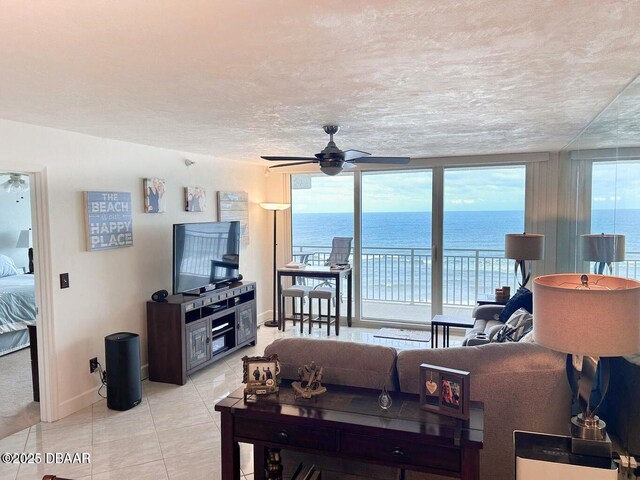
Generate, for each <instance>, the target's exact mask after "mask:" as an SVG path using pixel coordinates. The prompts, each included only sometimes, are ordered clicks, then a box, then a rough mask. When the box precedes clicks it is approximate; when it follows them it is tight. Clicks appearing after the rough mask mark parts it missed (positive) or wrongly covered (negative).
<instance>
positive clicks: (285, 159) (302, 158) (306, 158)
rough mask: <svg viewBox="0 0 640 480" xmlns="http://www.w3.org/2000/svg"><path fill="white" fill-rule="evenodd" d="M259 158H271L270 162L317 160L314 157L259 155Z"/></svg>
mask: <svg viewBox="0 0 640 480" xmlns="http://www.w3.org/2000/svg"><path fill="white" fill-rule="evenodd" d="M260 158H264V159H265V160H271V161H272V162H289V161H293V160H313V161H314V162H315V161H316V160H317V158H315V157H278V156H269V155H267V156H265V155H263V156H261V157H260Z"/></svg>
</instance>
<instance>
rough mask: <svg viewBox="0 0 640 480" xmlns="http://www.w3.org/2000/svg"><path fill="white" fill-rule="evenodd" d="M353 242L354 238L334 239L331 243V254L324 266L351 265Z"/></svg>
mask: <svg viewBox="0 0 640 480" xmlns="http://www.w3.org/2000/svg"><path fill="white" fill-rule="evenodd" d="M352 241H353V237H333V240H332V242H331V253H330V254H329V258H327V260H326V261H325V262H324V264H325V265H327V266H329V265H335V264H339V263H349V257H350V256H351V242H352Z"/></svg>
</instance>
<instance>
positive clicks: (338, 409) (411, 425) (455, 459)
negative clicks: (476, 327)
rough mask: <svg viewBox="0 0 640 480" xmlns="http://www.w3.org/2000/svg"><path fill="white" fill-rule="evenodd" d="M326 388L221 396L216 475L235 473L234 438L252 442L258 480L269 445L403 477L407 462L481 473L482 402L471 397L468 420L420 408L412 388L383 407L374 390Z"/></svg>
mask: <svg viewBox="0 0 640 480" xmlns="http://www.w3.org/2000/svg"><path fill="white" fill-rule="evenodd" d="M285 383H288V382H285V381H283V385H284V384H285ZM327 388H328V392H327V393H325V394H323V395H321V396H319V397H316V400H304V399H297V400H296V399H294V396H293V390H292V389H291V387H289V386H281V388H280V394H279V396H278V397H276V396H274V395H272V396H258V397H250V398H249V399H248V400H247V402H246V403H245V402H244V400H243V391H244V389H243V388H239V389H238V390H236V391H235V392H233V393H231V394H230V395H229V396H228V397H227V398H225V399H224V400H222V401H220V402H219V403H218V404H217V405H216V407H215V409H216V411H218V412H220V413H221V426H222V446H221V449H222V452H221V453H222V456H221V458H222V480H239V479H240V448H239V445H238V442H246V443H251V444H253V445H254V478H255V479H256V480H263V479H265V459H266V458H267V457H268V453H269V450H273V449H281V448H282V449H286V450H300V451H307V452H308V451H312V452H314V453H317V454H320V455H323V454H326V455H327V456H332V457H344V458H348V459H352V460H358V461H363V462H368V463H374V464H381V465H387V466H391V467H395V468H398V469H401V470H400V471H401V476H402V474H403V472H404V470H405V469H406V470H418V471H423V472H431V473H436V474H439V475H445V476H449V477H456V478H463V479H467V480H471V479H476V480H477V479H479V478H480V474H479V456H480V449H481V448H482V446H483V405H482V403H480V402H471V408H470V419H469V420H466V421H463V420H459V419H455V418H452V417H446V416H443V415H437V414H435V413H429V412H425V411H423V410H421V409H420V408H419V403H418V396H417V395H410V394H403V393H399V392H391V396H392V399H393V404H392V405H391V408H390V410H389V411H388V412H384V411H383V410H382V409H381V408H380V407H379V406H378V395H379V394H380V391H379V390H369V389H363V388H354V387H345V386H336V385H328V386H327ZM328 461H331V460H330V459H328ZM320 468H321V466H320ZM286 473H287V472H285V474H286Z"/></svg>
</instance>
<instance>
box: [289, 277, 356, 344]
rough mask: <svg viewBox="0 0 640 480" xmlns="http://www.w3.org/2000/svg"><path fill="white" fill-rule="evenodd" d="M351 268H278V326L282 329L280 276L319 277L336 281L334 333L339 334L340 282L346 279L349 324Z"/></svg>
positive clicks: (348, 320)
mask: <svg viewBox="0 0 640 480" xmlns="http://www.w3.org/2000/svg"><path fill="white" fill-rule="evenodd" d="M351 272H352V269H351V268H350V267H347V268H344V269H337V268H331V267H325V266H318V265H307V266H305V267H304V268H286V267H285V268H279V269H278V327H279V328H280V329H281V330H282V327H283V325H284V320H283V317H284V301H283V298H282V277H292V278H294V279H295V278H296V277H303V278H320V279H324V280H335V282H336V299H337V301H336V335H339V334H340V283H341V280H342V279H343V278H346V279H347V325H349V326H351V321H352V315H351V303H352V301H353V300H352V293H351V290H352V288H351V287H352V285H351V284H352V275H351Z"/></svg>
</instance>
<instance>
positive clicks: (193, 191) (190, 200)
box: [184, 187, 207, 212]
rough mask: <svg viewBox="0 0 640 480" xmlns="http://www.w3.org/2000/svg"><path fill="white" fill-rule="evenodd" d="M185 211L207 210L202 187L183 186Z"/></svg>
mask: <svg viewBox="0 0 640 480" xmlns="http://www.w3.org/2000/svg"><path fill="white" fill-rule="evenodd" d="M184 209H185V212H205V211H206V210H207V192H206V190H205V189H204V188H202V187H184Z"/></svg>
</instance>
